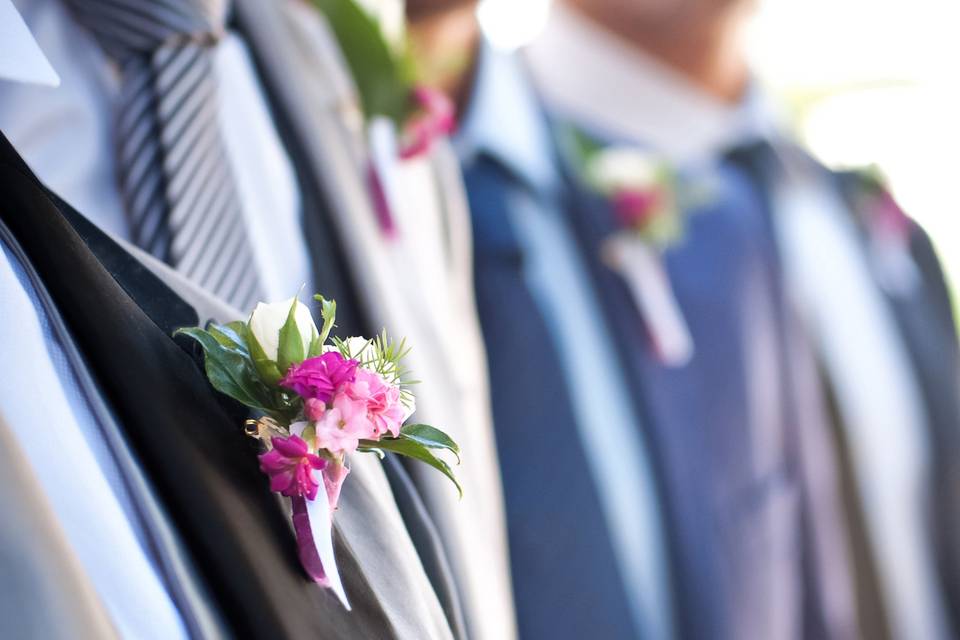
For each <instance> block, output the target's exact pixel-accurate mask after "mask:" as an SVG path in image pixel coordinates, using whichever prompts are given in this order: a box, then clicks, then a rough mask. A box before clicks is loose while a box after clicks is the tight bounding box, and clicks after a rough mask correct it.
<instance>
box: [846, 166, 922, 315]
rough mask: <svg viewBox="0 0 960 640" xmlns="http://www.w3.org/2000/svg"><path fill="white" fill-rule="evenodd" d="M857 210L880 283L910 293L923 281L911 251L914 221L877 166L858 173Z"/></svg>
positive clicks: (891, 290)
mask: <svg viewBox="0 0 960 640" xmlns="http://www.w3.org/2000/svg"><path fill="white" fill-rule="evenodd" d="M852 197H853V204H854V209H855V210H856V212H857V215H858V216H859V217H860V221H861V223H862V224H863V226H864V228H865V229H866V230H867V236H868V239H869V251H870V256H871V261H872V263H873V267H874V271H875V273H876V274H877V278H878V280H879V282H880V286H881V287H883V288H884V290H886V291H887V292H888V293H890V294H891V295H897V296H901V295H907V294H909V293H910V292H911V291H913V289H914V288H915V287H916V286H917V285H918V284H919V283H920V280H921V277H920V270H919V267H917V264H916V262H915V261H914V259H913V255H912V253H911V252H910V233H911V222H910V218H909V217H907V214H906V213H904V211H903V209H901V208H900V205H899V204H898V203H897V201H896V200H895V199H894V198H893V195H892V194H891V193H890V189H889V186H888V182H887V179H886V176H884V174H883V173H882V172H881V171H880V168H879V167H877V166H871V167H867V168H865V169H862V170H860V171H858V172H856V188H855V189H854V192H853V193H852Z"/></svg>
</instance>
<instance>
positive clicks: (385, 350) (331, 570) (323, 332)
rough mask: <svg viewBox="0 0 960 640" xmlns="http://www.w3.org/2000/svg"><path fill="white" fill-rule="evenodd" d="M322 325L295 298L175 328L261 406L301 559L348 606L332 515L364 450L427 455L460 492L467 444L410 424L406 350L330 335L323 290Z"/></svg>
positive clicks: (268, 470) (331, 317) (259, 430)
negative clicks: (457, 469) (458, 471)
mask: <svg viewBox="0 0 960 640" xmlns="http://www.w3.org/2000/svg"><path fill="white" fill-rule="evenodd" d="M315 298H316V300H317V301H319V303H320V306H321V316H322V318H323V327H322V328H321V329H318V328H317V326H316V324H314V322H313V319H312V317H311V315H310V311H309V309H308V308H307V307H306V305H304V304H303V303H301V302H300V301H299V300H298V299H297V298H292V299H290V300H287V301H285V302H280V303H275V304H263V303H260V304H258V305H257V307H256V308H255V309H254V310H253V312H252V313H251V314H250V318H249V320H248V321H247V322H239V321H238V322H231V323H228V324H225V325H216V324H211V325H210V326H208V327H207V329H201V328H200V327H190V328H183V329H179V330H177V332H176V334H175V335H185V336H188V337H190V338H192V339H193V340H196V341H197V342H198V343H199V344H200V346H201V347H202V348H203V351H204V354H205V370H206V374H207V378H208V379H209V381H210V383H211V385H213V387H214V388H215V389H216V390H217V391H219V392H221V393H223V394H225V395H227V396H229V397H231V398H233V399H234V400H236V401H238V402H240V403H241V404H243V405H245V406H247V407H249V408H250V409H252V410H253V412H254V414H255V416H256V417H255V418H254V419H251V420H248V421H247V433H248V434H249V435H250V436H252V437H254V438H256V439H258V440H259V441H260V442H261V444H262V445H263V447H264V452H263V453H262V454H261V455H260V456H259V461H260V470H261V471H262V472H263V473H264V474H266V475H267V477H268V478H269V482H270V489H271V491H274V492H276V493H279V494H280V495H281V496H284V497H286V498H289V500H290V505H291V511H292V519H293V526H294V531H295V533H296V539H297V547H298V552H299V556H300V561H301V563H302V564H303V567H304V569H305V570H306V572H307V574H308V575H309V576H310V578H312V579H313V580H314V581H315V582H317V583H319V584H321V585H323V586H325V587H328V588H330V589H332V590H333V591H334V592H335V593H336V595H337V596H338V597H339V598H340V600H341V602H342V603H343V604H344V606H345V607H347V609H349V608H350V606H349V603H348V602H347V598H346V594H345V592H344V590H343V584H342V581H341V580H340V575H339V572H338V570H337V564H336V559H335V557H334V554H333V539H332V518H333V513H334V512H335V511H336V509H337V504H338V502H339V498H340V489H341V487H342V485H343V482H344V480H345V478H346V476H347V474H348V473H349V472H350V469H349V465H348V462H349V458H350V456H353V455H355V454H356V453H358V452H359V453H367V452H370V453H375V454H378V455H380V456H381V457H382V456H383V455H384V452H386V451H391V452H393V453H396V454H398V455H402V456H408V457H411V458H415V459H417V460H420V461H421V462H425V463H427V464H429V465H430V466H432V467H434V468H435V469H437V470H439V471H440V472H441V473H443V474H444V475H446V476H447V477H448V478H449V479H450V480H451V481H452V482H453V483H454V485H456V488H457V490H458V491H460V492H461V494H462V491H461V488H460V484H459V482H458V481H457V479H456V476H455V475H454V474H453V471H452V469H451V468H450V465H449V464H448V463H447V462H446V461H444V460H443V459H441V458H440V457H438V456H437V455H436V454H435V452H439V451H441V450H445V451H448V452H450V453H452V454H453V455H454V456H456V457H457V460H458V461H459V453H460V450H459V447H458V446H457V444H456V443H455V442H454V441H453V440H452V439H451V438H450V437H449V436H447V435H446V434H445V433H443V432H442V431H440V430H439V429H435V428H433V427H430V426H428V425H423V424H409V425H405V424H404V422H406V420H407V419H408V418H409V417H410V416H411V415H412V414H413V412H414V410H415V400H414V396H413V394H412V393H411V391H410V389H409V385H410V384H412V383H410V382H408V381H407V379H406V373H405V371H404V370H403V369H402V367H401V364H400V363H401V360H402V359H403V358H404V356H405V355H406V353H407V352H408V349H407V348H406V346H405V343H404V342H403V341H401V342H400V343H399V344H397V343H394V342H393V341H391V340H390V339H389V338H387V336H386V333H381V335H379V336H377V337H376V338H374V339H371V340H367V339H365V338H356V337H354V338H347V339H345V340H344V339H340V338H337V337H333V338H331V337H330V332H331V330H332V328H333V327H334V321H335V317H336V303H335V302H334V301H333V300H325V299H324V298H323V297H321V296H315Z"/></svg>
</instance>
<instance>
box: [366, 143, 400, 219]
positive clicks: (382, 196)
mask: <svg viewBox="0 0 960 640" xmlns="http://www.w3.org/2000/svg"><path fill="white" fill-rule="evenodd" d="M401 157H403V153H402V152H401ZM367 180H368V182H369V183H370V193H371V195H372V197H373V211H374V213H375V214H376V216H377V222H378V223H380V230H381V231H383V234H384V235H385V236H387V237H388V238H394V237H396V235H397V225H396V223H395V222H394V220H393V213H392V212H391V211H390V202H389V201H388V200H387V192H386V190H385V189H384V188H383V182H382V181H381V180H380V176H379V175H378V174H377V170H376V168H375V167H374V166H373V165H372V164H371V165H370V167H369V168H368V170H367Z"/></svg>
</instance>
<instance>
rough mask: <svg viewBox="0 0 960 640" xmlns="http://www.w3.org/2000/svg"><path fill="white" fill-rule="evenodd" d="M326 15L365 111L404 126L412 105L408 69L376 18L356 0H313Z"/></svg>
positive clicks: (367, 115) (370, 115) (365, 113)
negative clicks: (385, 117)
mask: <svg viewBox="0 0 960 640" xmlns="http://www.w3.org/2000/svg"><path fill="white" fill-rule="evenodd" d="M313 2H314V4H315V5H316V6H317V8H318V9H320V11H322V12H323V13H324V15H325V16H326V17H327V21H328V23H329V24H330V26H331V28H332V29H333V33H334V35H335V36H336V38H337V42H338V43H339V44H340V50H341V51H342V52H343V55H344V58H346V61H347V66H348V67H350V73H351V75H352V76H353V80H354V84H355V85H356V87H357V92H358V93H359V95H360V102H361V105H362V107H363V113H364V115H365V116H366V117H367V119H370V118H371V117H373V116H376V115H383V116H387V117H389V118H391V119H392V120H393V121H394V122H396V123H397V125H398V126H399V125H402V123H403V122H404V120H405V119H406V117H407V115H408V111H409V108H410V99H409V98H410V92H409V86H410V84H409V80H410V78H409V77H408V71H409V70H408V68H407V66H406V64H405V60H404V58H403V56H402V55H400V54H397V53H396V52H395V51H394V50H393V48H392V47H391V46H390V44H389V43H388V42H387V41H386V39H385V38H384V35H383V32H382V31H381V29H380V25H379V24H378V23H377V21H376V19H375V18H374V17H373V16H371V15H370V14H369V13H367V11H365V10H364V9H363V7H361V6H360V5H359V3H357V2H356V1H355V0H313Z"/></svg>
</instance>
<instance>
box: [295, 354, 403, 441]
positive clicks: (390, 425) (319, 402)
mask: <svg viewBox="0 0 960 640" xmlns="http://www.w3.org/2000/svg"><path fill="white" fill-rule="evenodd" d="M280 386H282V387H285V388H287V389H290V390H291V391H294V392H296V393H297V394H299V395H300V396H301V397H302V398H303V399H304V416H305V417H306V419H307V421H308V422H310V423H312V424H313V426H314V429H315V431H316V437H317V448H318V449H327V450H329V451H330V452H331V453H333V454H334V455H340V454H343V453H351V452H353V451H355V450H356V449H357V447H358V446H359V444H360V440H379V439H380V438H381V437H383V436H384V435H386V434H390V435H391V436H393V437H397V436H399V435H400V427H401V425H402V424H403V421H404V420H406V419H407V417H409V411H408V410H407V408H406V407H405V406H404V405H403V403H402V402H401V401H400V387H399V386H398V385H396V384H391V383H389V382H387V381H386V380H384V378H383V376H381V375H380V374H378V373H376V372H375V371H371V370H369V369H366V368H364V367H362V366H360V363H359V362H357V361H356V360H354V359H349V358H344V357H343V355H341V354H340V353H339V352H337V351H329V352H327V353H324V354H322V355H320V356H317V357H315V358H308V359H306V360H304V361H303V362H302V363H300V364H295V365H293V366H291V367H290V369H289V371H287V374H286V376H284V378H283V379H282V380H281V381H280Z"/></svg>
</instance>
